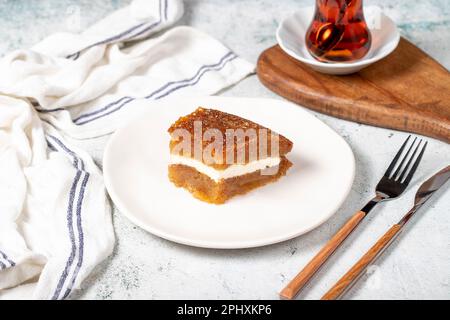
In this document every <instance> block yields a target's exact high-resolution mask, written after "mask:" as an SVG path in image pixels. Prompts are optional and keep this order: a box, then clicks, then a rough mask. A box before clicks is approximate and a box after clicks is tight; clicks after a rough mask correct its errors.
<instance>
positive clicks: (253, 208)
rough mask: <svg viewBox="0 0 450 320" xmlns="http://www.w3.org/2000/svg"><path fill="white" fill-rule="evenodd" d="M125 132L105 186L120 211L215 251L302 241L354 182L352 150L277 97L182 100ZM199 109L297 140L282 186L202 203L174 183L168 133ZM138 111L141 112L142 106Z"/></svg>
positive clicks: (112, 144)
mask: <svg viewBox="0 0 450 320" xmlns="http://www.w3.org/2000/svg"><path fill="white" fill-rule="evenodd" d="M134 103H137V104H143V106H141V107H145V109H146V110H147V111H145V113H143V114H142V115H140V116H139V117H137V118H136V119H135V120H133V121H131V122H130V123H129V124H128V125H126V126H125V127H124V128H122V129H119V130H118V131H116V133H115V134H114V135H113V137H112V138H111V139H110V140H109V142H108V145H107V147H106V150H105V155H104V162H103V163H104V167H103V172H104V177H105V184H106V187H107V189H108V192H109V194H110V196H111V199H112V200H113V201H114V203H115V204H116V206H117V207H118V208H119V210H120V211H121V212H122V213H123V214H124V215H125V216H126V217H127V218H129V219H130V220H131V221H132V222H134V223H135V224H136V225H138V226H140V227H141V228H143V229H145V230H147V231H149V232H151V233H153V234H155V235H157V236H160V237H162V238H165V239H168V240H172V241H175V242H179V243H183V244H187V245H192V246H198V247H207V248H248V247H257V246H263V245H268V244H272V243H276V242H280V241H284V240H288V239H291V238H294V237H297V236H299V235H301V234H304V233H305V232H308V231H310V230H311V229H313V228H316V227H317V226H319V225H320V224H322V223H324V222H325V221H326V220H327V219H328V218H330V217H331V216H332V215H333V214H334V213H335V212H336V210H337V209H338V208H339V207H340V205H341V204H342V203H343V201H344V200H345V198H346V197H347V194H348V193H349V191H350V188H351V186H352V183H353V177H354V173H355V162H354V157H353V153H352V151H351V149H350V147H349V146H348V144H347V143H346V142H345V141H344V139H342V138H341V137H340V136H339V135H338V134H336V133H335V132H334V131H333V130H332V129H330V128H329V127H328V126H327V125H325V124H324V123H322V122H321V121H320V120H318V119H317V118H315V117H314V116H313V115H312V114H311V113H309V112H308V111H306V110H305V109H303V108H301V107H298V106H297V105H294V104H292V103H289V102H284V101H281V100H271V99H246V98H226V97H206V98H178V99H168V100H165V101H161V102H158V103H155V102H153V101H151V102H150V101H147V100H141V101H135V102H134ZM198 106H204V107H211V108H215V109H218V110H222V111H226V112H229V113H233V114H236V115H239V116H242V117H245V118H247V119H250V120H253V121H255V122H257V123H260V124H261V125H264V126H266V127H268V128H271V129H273V130H275V131H278V132H279V133H281V134H283V135H285V136H286V137H288V138H289V139H291V140H292V141H293V143H294V148H293V150H292V152H291V153H290V154H289V155H288V158H289V159H290V160H291V161H292V163H293V166H292V168H291V169H290V170H289V171H288V173H287V175H286V177H283V178H281V179H280V180H279V181H277V182H276V183H272V184H270V185H267V186H264V187H262V188H259V189H257V190H253V191H252V192H250V193H248V194H246V195H243V196H237V197H235V198H232V199H230V200H229V201H228V202H226V203H225V204H223V205H212V204H207V203H204V202H201V201H199V200H197V199H195V198H193V197H192V196H191V194H190V193H189V192H187V191H186V190H184V189H180V188H176V187H175V186H174V185H173V184H172V183H171V182H170V181H169V179H168V177H167V165H168V158H169V134H168V133H167V128H169V126H170V125H171V124H172V123H173V122H174V121H176V120H177V119H178V118H179V117H180V116H183V115H186V114H189V113H191V112H192V111H194V110H195V109H196V108H197V107H198ZM136 107H137V108H139V106H137V105H136Z"/></svg>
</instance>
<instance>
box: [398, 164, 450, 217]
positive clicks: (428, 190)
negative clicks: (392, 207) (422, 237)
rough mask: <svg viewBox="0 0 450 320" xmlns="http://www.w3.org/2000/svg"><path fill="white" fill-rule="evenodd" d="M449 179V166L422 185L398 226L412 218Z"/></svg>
mask: <svg viewBox="0 0 450 320" xmlns="http://www.w3.org/2000/svg"><path fill="white" fill-rule="evenodd" d="M449 178H450V166H447V167H445V168H444V169H442V170H441V171H439V172H438V173H436V174H435V175H434V176H432V177H431V178H430V179H428V180H427V181H425V182H424V183H422V185H421V186H420V188H419V190H417V193H416V197H415V199H414V207H413V208H412V209H411V210H410V211H409V212H408V213H407V214H406V215H405V216H404V217H403V218H402V220H400V222H399V223H398V224H400V225H404V224H405V223H406V222H408V220H409V219H410V218H411V217H412V216H413V214H414V213H415V212H416V211H417V210H418V209H419V208H420V207H421V206H422V205H423V204H424V203H425V202H427V200H428V199H430V198H431V196H432V195H433V194H434V193H435V192H436V191H437V190H439V188H440V187H442V186H443V185H444V184H445V183H446V182H447V181H448V179H449Z"/></svg>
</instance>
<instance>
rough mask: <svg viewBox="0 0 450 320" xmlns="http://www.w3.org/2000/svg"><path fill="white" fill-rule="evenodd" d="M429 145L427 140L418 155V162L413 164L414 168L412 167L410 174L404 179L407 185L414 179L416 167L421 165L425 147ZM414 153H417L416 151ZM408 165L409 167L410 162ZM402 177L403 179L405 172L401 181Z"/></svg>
mask: <svg viewBox="0 0 450 320" xmlns="http://www.w3.org/2000/svg"><path fill="white" fill-rule="evenodd" d="M427 145H428V141H427V142H425V144H424V146H423V147H422V151H421V152H420V154H419V156H418V157H417V159H416V162H414V165H413V166H412V168H411V171H409V174H408V176H407V177H406V179H405V181H403V184H404V185H406V186H407V185H408V184H409V183H410V182H411V179H412V177H413V175H414V173H415V172H416V169H417V167H418V166H419V163H420V161H421V160H422V156H423V154H424V153H425V149H426V148H427ZM417 147H419V146H417ZM414 153H415V152H414ZM413 158H414V156H413V157H411V160H410V161H409V162H411V161H412V159H413ZM407 166H408V167H409V163H408V165H407ZM405 172H406V171H405ZM405 172H403V173H405ZM402 179H403V174H402V176H401V177H400V180H399V181H400V182H401V181H402Z"/></svg>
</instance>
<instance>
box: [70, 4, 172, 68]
mask: <svg viewBox="0 0 450 320" xmlns="http://www.w3.org/2000/svg"><path fill="white" fill-rule="evenodd" d="M167 7H168V3H167V0H164V4H162V0H159V18H158V21H156V22H154V23H152V24H151V25H149V26H148V27H146V28H144V29H143V30H141V31H139V32H138V33H136V34H134V35H132V36H131V37H129V38H125V39H121V38H123V37H124V36H127V35H129V34H130V33H132V32H133V31H135V30H137V29H139V28H140V27H142V26H144V25H146V24H148V23H145V22H144V23H140V24H138V25H136V26H133V27H131V28H130V29H128V30H125V31H123V32H121V33H119V34H117V35H115V36H112V37H109V38H106V39H104V40H102V41H98V42H96V43H94V44H91V45H90V46H87V47H86V48H84V49H81V50H80V51H78V52H75V53H73V54H71V55H68V56H67V57H66V58H67V59H73V60H77V59H78V58H79V57H80V54H81V52H82V51H85V50H87V49H90V48H92V47H95V46H98V45H102V44H107V43H110V42H114V41H117V40H122V41H125V40H132V39H134V38H136V37H139V36H140V35H142V34H144V33H146V32H148V31H150V30H152V29H153V28H155V27H157V26H158V25H160V24H161V22H163V11H164V18H165V20H167Z"/></svg>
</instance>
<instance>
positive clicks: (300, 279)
mask: <svg viewBox="0 0 450 320" xmlns="http://www.w3.org/2000/svg"><path fill="white" fill-rule="evenodd" d="M365 216H366V213H365V212H364V211H358V212H357V213H355V214H354V215H353V216H352V217H351V218H350V220H348V221H347V222H346V223H345V225H344V226H343V227H342V228H341V229H340V230H339V231H338V232H337V233H336V234H335V235H334V236H333V238H331V239H330V240H329V241H328V242H327V244H326V245H325V246H324V247H323V248H322V249H321V250H320V251H319V253H318V254H316V256H315V257H314V258H313V259H312V260H311V261H310V262H309V263H308V264H307V265H306V266H305V267H304V268H303V270H302V271H300V272H299V273H298V274H297V276H296V277H295V278H294V279H292V280H291V282H290V283H289V284H288V285H287V286H286V287H285V288H284V289H283V290H282V291H281V292H280V297H281V298H282V299H293V298H295V296H296V295H297V294H298V292H299V291H300V290H301V289H302V288H303V287H304V286H305V285H306V283H308V281H309V280H310V279H311V277H312V276H313V275H314V274H315V273H316V272H317V270H319V268H320V267H321V266H322V265H323V264H324V263H325V261H327V260H328V258H329V257H330V256H331V255H332V254H333V252H334V251H336V249H337V248H338V247H339V246H340V244H341V243H342V242H344V240H345V238H347V237H348V235H349V234H350V233H351V232H352V231H353V230H354V229H355V228H356V226H357V225H358V224H359V223H360V222H361V220H362V219H363V218H364V217H365Z"/></svg>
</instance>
